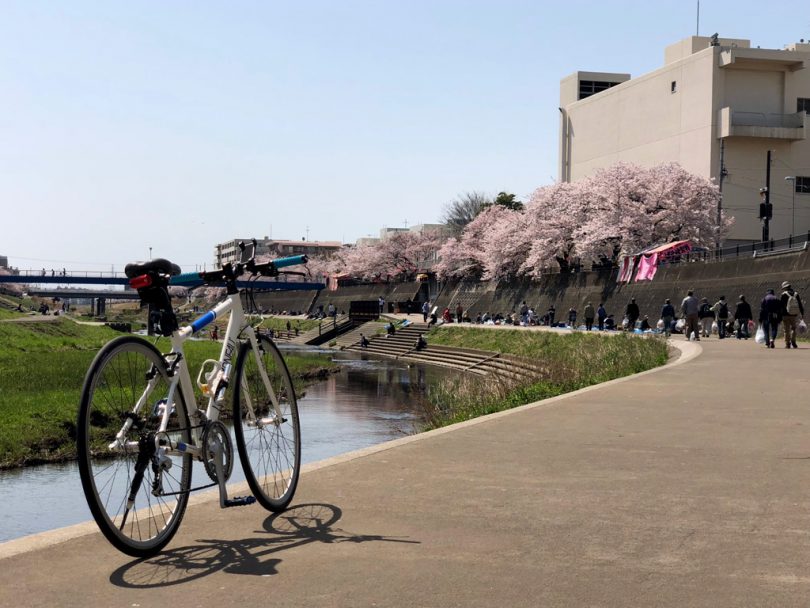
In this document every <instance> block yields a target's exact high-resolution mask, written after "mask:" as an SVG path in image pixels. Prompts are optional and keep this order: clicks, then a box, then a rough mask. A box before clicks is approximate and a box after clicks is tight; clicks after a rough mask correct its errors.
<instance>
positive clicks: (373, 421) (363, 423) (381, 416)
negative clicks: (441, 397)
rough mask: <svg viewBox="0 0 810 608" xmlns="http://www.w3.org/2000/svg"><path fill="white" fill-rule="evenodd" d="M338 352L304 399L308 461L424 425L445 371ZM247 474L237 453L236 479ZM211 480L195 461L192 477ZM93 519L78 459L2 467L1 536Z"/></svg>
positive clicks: (302, 409)
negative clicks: (426, 398) (430, 391)
mask: <svg viewBox="0 0 810 608" xmlns="http://www.w3.org/2000/svg"><path fill="white" fill-rule="evenodd" d="M304 352H323V351H318V350H317V349H308V350H307V351H304ZM334 357H335V359H336V360H338V361H339V362H340V364H341V367H342V370H341V372H340V373H338V374H333V375H331V376H330V377H329V378H328V379H327V380H325V381H324V382H320V383H318V384H314V385H312V386H310V387H308V388H307V391H306V395H305V396H304V398H303V399H301V400H300V401H299V410H300V417H301V439H302V453H301V456H302V461H303V462H304V463H307V462H315V461H317V460H323V459H324V458H329V457H331V456H336V455H338V454H343V453H346V452H349V451H352V450H356V449H360V448H364V447H368V446H371V445H375V444H378V443H382V442H384V441H388V440H390V439H396V438H398V437H401V436H403V435H406V434H410V433H412V432H414V431H415V430H418V427H419V424H420V415H421V407H420V405H419V400H420V396H421V395H423V394H424V392H425V391H426V390H427V387H428V386H429V385H430V384H431V383H433V382H436V380H437V379H438V378H439V377H440V376H441V375H442V374H443V373H445V372H443V371H442V370H437V369H433V368H425V367H422V366H419V365H413V364H410V365H408V364H406V363H402V362H398V361H388V360H385V361H380V360H375V359H370V358H368V357H367V356H365V355H357V354H353V353H337V354H335V355H334ZM243 478H244V477H243V474H242V470H241V467H240V466H239V460H238V457H237V458H236V465H235V466H234V472H233V476H232V478H231V479H232V480H233V481H240V480H241V479H243ZM204 479H206V478H205V473H204V472H203V471H202V469H200V468H199V467H196V466H195V470H194V475H193V480H192V483H195V484H200V483H202V482H203V480H204ZM90 519H92V516H91V515H90V511H89V510H88V508H87V503H86V502H85V499H84V495H83V494H82V490H81V482H80V481H79V472H78V467H77V466H76V464H75V463H67V464H60V465H44V466H39V467H29V468H25V469H17V470H12V471H0V520H1V521H2V522H3V525H2V526H0V542H3V541H6V540H10V539H12V538H18V537H20V536H25V535H27V534H34V533H36V532H42V531H45V530H52V529H55V528H60V527H63V526H68V525H71V524H75V523H79V522H82V521H89V520H90Z"/></svg>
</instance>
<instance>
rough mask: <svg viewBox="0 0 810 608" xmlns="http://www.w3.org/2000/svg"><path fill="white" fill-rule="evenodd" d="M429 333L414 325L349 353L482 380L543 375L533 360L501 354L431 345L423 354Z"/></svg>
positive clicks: (423, 325)
mask: <svg viewBox="0 0 810 608" xmlns="http://www.w3.org/2000/svg"><path fill="white" fill-rule="evenodd" d="M427 332H428V326H427V324H426V323H411V324H410V325H408V326H407V327H403V328H402V329H398V330H397V331H396V333H395V334H394V335H378V336H373V337H369V336H368V334H366V336H367V337H369V345H368V346H367V347H366V348H362V347H361V346H360V345H359V344H358V343H357V342H355V343H354V344H352V345H351V346H347V347H346V348H345V350H350V351H353V352H365V353H369V354H374V355H380V356H383V357H390V358H393V359H401V360H404V361H414V362H418V363H425V364H427V365H438V366H440V367H449V368H452V369H458V370H461V371H465V372H468V373H471V374H476V375H480V376H486V375H490V374H492V375H497V376H500V377H503V378H510V379H517V378H523V377H536V376H538V375H539V374H540V373H541V372H542V368H541V366H540V365H537V364H535V363H534V362H533V361H532V360H530V359H527V358H524V357H518V356H515V355H506V354H504V353H499V352H493V351H483V350H475V349H471V348H457V347H451V346H441V345H437V344H434V345H431V344H430V343H429V342H428V345H427V346H426V347H425V348H423V349H422V350H416V341H417V338H418V337H419V336H420V335H423V334H426V333H427Z"/></svg>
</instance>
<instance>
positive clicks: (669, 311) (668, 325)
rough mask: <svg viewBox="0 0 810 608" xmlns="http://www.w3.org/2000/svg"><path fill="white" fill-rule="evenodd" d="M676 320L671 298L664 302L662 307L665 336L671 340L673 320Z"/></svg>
mask: <svg viewBox="0 0 810 608" xmlns="http://www.w3.org/2000/svg"><path fill="white" fill-rule="evenodd" d="M674 318H675V307H674V306H673V305H672V302H670V300H669V298H667V299H666V301H664V305H663V306H662V307H661V321H663V322H664V335H665V336H666V337H667V338H669V336H670V335H671V333H672V320H673V319H674Z"/></svg>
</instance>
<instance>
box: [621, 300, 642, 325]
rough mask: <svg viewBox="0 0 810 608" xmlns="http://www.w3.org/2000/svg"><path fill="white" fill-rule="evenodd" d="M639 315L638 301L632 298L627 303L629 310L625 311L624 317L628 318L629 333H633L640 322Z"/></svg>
mask: <svg viewBox="0 0 810 608" xmlns="http://www.w3.org/2000/svg"><path fill="white" fill-rule="evenodd" d="M639 314H640V313H639V310H638V304H636V299H635V298H630V302H628V303H627V308H625V309H624V316H625V317H627V330H628V331H633V330H634V329H635V328H636V321H638V317H639Z"/></svg>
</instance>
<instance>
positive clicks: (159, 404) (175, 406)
mask: <svg viewBox="0 0 810 608" xmlns="http://www.w3.org/2000/svg"><path fill="white" fill-rule="evenodd" d="M168 389H169V376H168V372H167V370H166V364H165V362H164V360H163V357H162V356H161V354H160V353H159V352H158V350H157V349H156V348H155V347H154V346H152V345H151V344H149V343H148V342H146V341H145V340H142V339H140V338H137V337H134V336H123V337H121V338H116V339H115V340H112V341H111V342H109V343H108V344H107V345H105V346H104V347H103V348H102V349H101V351H99V353H98V355H96V358H95V359H94V361H93V363H92V365H91V366H90V369H89V370H88V372H87V376H86V378H85V380H84V388H83V389H82V400H81V406H80V408H79V423H78V430H77V442H78V446H77V447H78V455H79V473H80V475H81V480H82V487H83V489H84V495H85V497H86V498H87V504H88V506H89V507H90V511H91V512H92V514H93V518H94V519H95V520H96V523H97V524H98V526H99V528H100V529H101V531H102V532H103V533H104V536H106V537H107V539H108V540H109V541H110V542H111V543H112V544H113V545H114V546H115V547H116V548H118V549H119V550H120V551H123V552H124V553H126V554H127V555H132V556H135V557H145V556H148V555H154V554H155V553H157V552H158V551H160V550H161V549H162V548H163V547H164V546H165V545H166V543H168V542H169V541H170V540H171V538H172V536H174V533H175V532H176V531H177V527H178V526H179V525H180V521H181V520H182V518H183V513H184V512H185V509H186V505H187V504H188V491H189V488H190V487H191V466H192V462H191V456H190V455H188V454H183V455H181V456H174V455H165V456H164V457H163V458H160V455H159V454H158V453H157V452H156V450H155V447H154V446H155V432H156V431H157V430H158V428H159V426H160V422H161V419H162V416H163V412H164V411H165V410H166V408H169V412H170V416H169V426H168V428H167V433H166V435H165V436H161V438H160V439H161V443H162V444H166V443H167V442H171V443H173V444H175V445H176V444H177V442H178V441H182V442H185V443H190V442H191V432H190V429H189V424H188V415H187V413H186V408H185V407H184V404H183V402H182V395H181V394H180V392H179V390H178V391H176V392H175V395H174V403H168V402H167V399H166V398H167V395H168ZM139 401H141V405H140V406H137V404H138V402H139ZM128 420H131V421H132V424H131V427H130V429H129V430H128V431H127V432H126V435H125V436H124V437H123V439H122V441H121V442H120V445H119V447H110V446H111V445H113V446H115V444H116V435H117V433H118V432H119V431H121V430H122V428H123V427H124V426H125V423H127V421H128Z"/></svg>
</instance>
